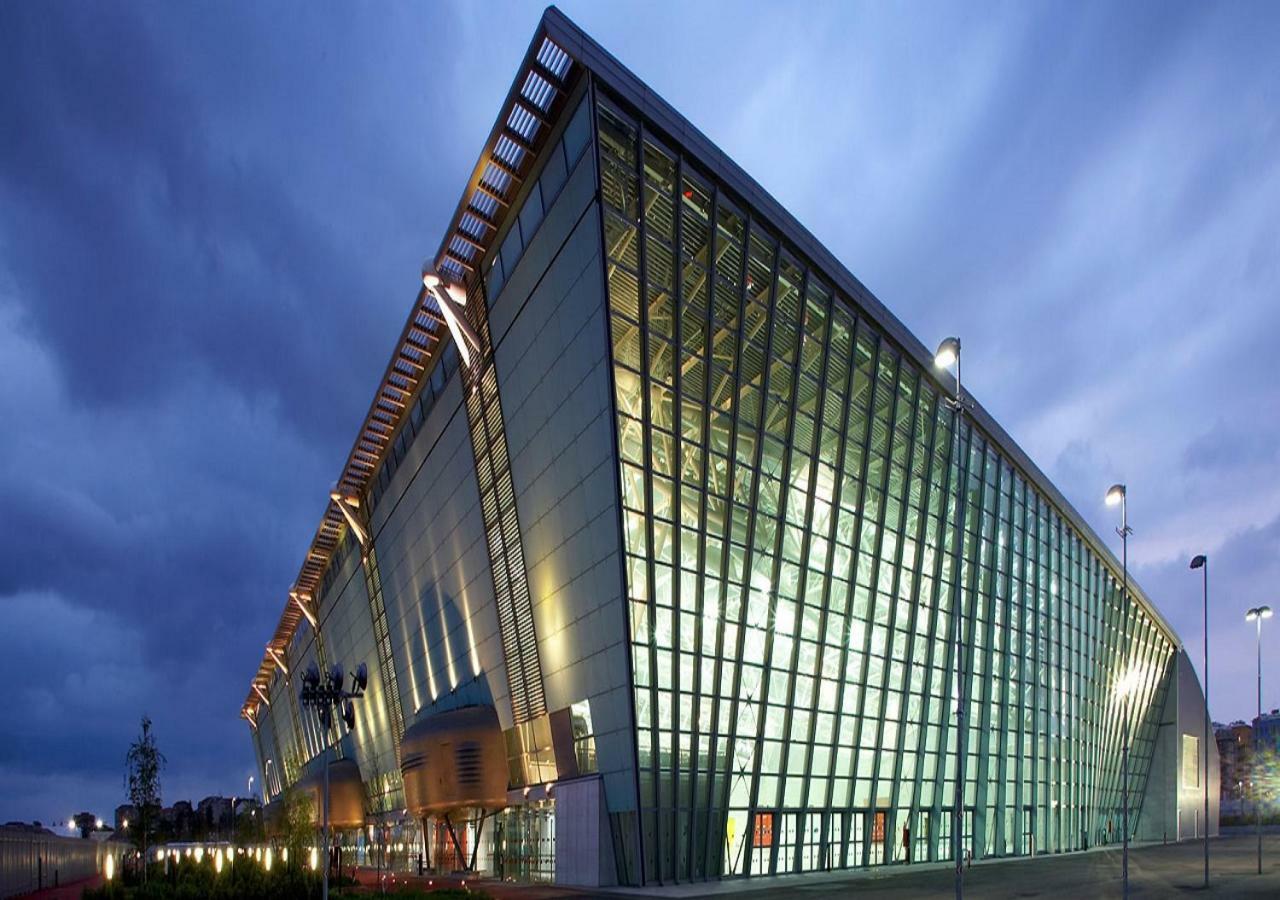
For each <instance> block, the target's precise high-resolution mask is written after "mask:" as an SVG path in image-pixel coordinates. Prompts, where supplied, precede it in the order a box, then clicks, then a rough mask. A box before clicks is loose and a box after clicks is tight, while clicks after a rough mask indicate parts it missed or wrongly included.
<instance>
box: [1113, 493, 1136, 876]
mask: <svg viewBox="0 0 1280 900" xmlns="http://www.w3.org/2000/svg"><path fill="white" fill-rule="evenodd" d="M1127 494H1128V491H1127V490H1126V489H1125V486H1124V485H1123V484H1113V485H1111V487H1110V488H1108V489H1107V506H1115V505H1116V504H1119V505H1120V527H1119V528H1117V529H1116V534H1118V535H1120V542H1121V551H1120V559H1121V569H1122V571H1123V573H1124V574H1123V576H1122V578H1123V581H1122V584H1123V588H1122V589H1121V593H1120V599H1121V608H1120V622H1121V636H1120V642H1121V644H1122V645H1123V648H1124V658H1125V661H1126V662H1128V659H1129V535H1130V534H1132V533H1133V530H1132V529H1131V528H1130V527H1129V499H1128V496H1127ZM1123 677H1124V680H1125V684H1126V685H1128V683H1129V673H1128V672H1127V671H1126V672H1125V673H1124V676H1123ZM1130 693H1132V689H1131V687H1128V686H1126V688H1125V691H1124V694H1123V699H1124V712H1123V718H1124V722H1123V724H1122V727H1121V735H1122V737H1121V741H1120V773H1121V774H1120V782H1121V788H1120V795H1121V801H1120V802H1121V804H1122V805H1121V809H1122V811H1123V812H1122V818H1121V826H1122V827H1123V828H1124V834H1123V835H1122V836H1121V837H1122V838H1123V841H1124V845H1123V846H1124V853H1123V856H1122V857H1121V863H1120V877H1121V880H1122V882H1123V894H1122V896H1123V897H1124V898H1125V900H1128V897H1129V695H1130Z"/></svg>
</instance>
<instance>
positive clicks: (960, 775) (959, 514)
mask: <svg viewBox="0 0 1280 900" xmlns="http://www.w3.org/2000/svg"><path fill="white" fill-rule="evenodd" d="M933 363H934V365H936V366H937V367H938V368H939V369H949V368H951V366H953V365H954V366H955V367H956V395H955V397H954V398H953V399H951V400H948V401H947V403H948V405H949V406H950V407H951V444H952V447H953V448H954V453H953V454H952V455H953V456H954V457H955V466H956V477H957V478H959V477H960V473H961V471H962V466H963V462H964V460H963V459H962V458H961V456H960V440H961V434H960V426H961V423H962V422H963V420H964V387H963V386H962V384H961V381H960V338H958V337H949V338H946V339H945V340H943V342H942V343H941V344H939V345H938V350H937V352H936V353H935V354H934V355H933ZM967 481H968V479H967V478H966V479H965V482H966V483H967ZM965 486H966V485H965V484H964V483H962V484H961V485H960V487H959V489H958V490H957V491H956V503H957V506H958V507H959V508H958V509H957V510H956V520H955V545H956V568H955V572H953V573H952V578H951V615H952V618H953V619H954V620H955V623H956V626H955V630H956V649H955V653H956V676H955V677H956V780H955V784H956V792H955V800H954V804H955V809H954V810H952V822H951V848H952V857H953V858H954V859H955V864H956V900H961V898H963V897H964V855H963V853H964V841H963V838H962V834H963V831H964V787H965V747H964V743H965V724H964V713H965V696H964V695H965V684H964V610H963V609H962V608H961V578H960V570H961V567H962V565H963V560H964V516H965V508H966V507H967V506H968V497H967V496H966V492H965V490H964V488H965Z"/></svg>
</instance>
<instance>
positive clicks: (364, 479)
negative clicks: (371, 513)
mask: <svg viewBox="0 0 1280 900" xmlns="http://www.w3.org/2000/svg"><path fill="white" fill-rule="evenodd" d="M550 12H552V11H548V15H545V16H544V17H543V19H542V21H541V22H540V23H539V27H538V31H537V33H536V34H535V35H534V38H533V40H532V41H531V42H530V44H529V49H528V50H527V51H526V53H525V55H524V59H523V60H522V62H521V64H520V68H519V70H518V71H517V75H516V78H515V81H513V82H512V85H511V89H510V90H509V91H508V92H507V96H506V99H505V100H504V101H503V104H502V108H501V112H500V114H499V116H498V119H497V121H496V122H495V123H494V125H493V128H492V130H491V131H490V132H489V136H488V138H487V139H486V140H485V143H484V149H483V151H482V152H481V153H480V158H479V160H477V162H476V165H475V167H474V168H473V169H472V171H471V176H470V178H468V179H467V183H466V186H465V188H464V190H463V193H462V199H461V200H459V202H458V206H457V209H456V210H455V211H454V214H453V217H452V219H451V220H450V223H449V228H448V230H447V231H446V232H445V236H444V239H443V240H442V241H441V244H440V249H439V251H438V252H437V253H436V256H435V257H434V265H435V269H436V270H437V271H438V272H440V273H441V274H444V275H447V276H448V277H449V278H450V279H452V280H454V281H459V282H463V283H470V281H471V279H472V277H473V276H474V275H475V274H476V272H477V270H478V269H479V267H480V264H481V261H482V260H483V259H484V257H485V254H486V253H488V251H489V248H490V246H492V244H493V242H494V240H495V239H496V237H497V235H498V233H499V231H500V229H501V228H502V225H503V223H504V222H505V221H506V218H507V216H508V214H509V213H510V211H511V206H512V203H513V202H514V201H515V199H516V196H517V194H518V193H519V191H520V186H521V185H522V184H523V182H524V180H525V178H526V177H527V176H528V175H529V171H530V169H531V168H532V167H533V165H534V160H535V159H536V158H537V156H538V154H539V153H540V152H541V150H542V148H543V145H544V144H545V143H546V138H547V135H548V134H549V133H550V131H551V126H552V125H553V123H554V122H555V121H556V120H557V118H558V116H559V115H560V114H561V112H563V108H564V102H565V100H566V98H567V97H568V96H569V94H570V93H571V92H572V90H573V88H574V86H575V84H576V80H577V79H578V78H579V77H580V76H581V72H580V70H579V69H578V68H577V67H575V66H574V65H573V61H572V60H571V59H570V57H569V54H568V53H566V52H565V50H564V48H563V47H561V46H560V45H559V44H557V43H556V42H555V41H554V40H552V39H551V38H550V37H548V34H547V23H548V19H549V15H550ZM449 340H450V338H449V329H448V327H447V324H446V317H445V315H444V313H443V311H442V310H441V308H440V304H439V302H438V300H437V298H436V297H435V295H434V292H432V291H429V290H427V289H426V287H425V285H423V284H422V283H421V282H419V283H418V285H417V293H416V296H415V297H414V301H413V306H412V308H411V310H410V313H409V320H408V321H407V322H406V323H405V326H404V328H403V329H402V330H401V332H400V337H399V339H398V340H397V341H396V344H395V351H394V352H393V354H392V356H391V360H390V362H388V363H387V368H386V371H384V372H383V374H382V380H381V382H380V383H379V385H378V389H377V391H376V393H375V394H374V397H373V403H372V404H371V405H370V407H369V412H368V413H367V414H366V415H365V418H364V422H363V424H362V425H361V427H360V431H359V434H358V435H357V437H356V441H355V444H354V445H353V446H352V448H351V452H350V453H348V454H347V461H346V463H345V464H344V465H343V467H342V472H341V474H340V475H339V477H338V481H337V485H336V487H335V488H334V490H333V491H332V493H333V494H336V495H337V496H339V497H343V496H346V497H358V498H359V497H364V496H365V495H366V493H367V492H368V489H369V486H370V483H371V482H372V480H373V478H374V477H375V476H376V475H377V473H378V468H379V466H380V465H381V464H382V460H383V458H384V457H385V456H386V452H387V448H388V447H389V446H390V445H391V442H392V440H393V439H394V438H395V435H396V432H397V431H398V430H399V428H400V424H401V422H402V421H403V419H404V417H405V415H406V414H407V412H408V411H409V409H411V407H412V404H413V401H414V398H415V397H416V396H417V393H418V389H419V387H420V386H421V385H422V382H423V380H424V378H425V376H426V375H427V373H429V372H430V371H431V368H432V366H433V365H434V363H435V360H436V358H437V356H438V355H439V353H440V352H441V350H442V349H443V348H444V346H445V344H446V343H448V341H449ZM339 502H340V501H338V500H335V499H333V498H332V497H331V498H330V500H329V502H328V504H327V505H326V506H325V510H324V513H323V514H322V515H321V517H320V524H319V526H318V527H317V528H316V533H315V536H314V537H313V538H312V539H311V546H310V547H309V548H308V549H307V553H306V556H305V557H304V558H303V561H302V567H301V569H300V570H299V571H298V576H297V578H296V579H295V580H294V584H293V587H292V588H291V589H290V595H296V597H294V596H291V597H290V598H289V599H287V600H286V601H285V603H284V608H283V611H282V612H281V614H280V620H279V623H278V624H277V625H276V630H275V634H274V635H273V636H272V638H271V642H270V644H269V645H268V646H269V647H270V649H271V650H274V651H276V652H278V653H280V654H281V655H282V656H283V655H284V653H285V650H286V648H287V647H288V645H289V642H290V641H291V640H292V639H293V636H294V633H295V632H296V631H297V629H298V626H299V624H300V623H301V622H303V621H305V620H306V618H310V615H307V616H306V617H304V607H303V604H304V603H307V604H314V603H315V602H316V601H317V600H318V598H319V594H320V587H321V584H322V581H323V578H324V573H325V570H326V569H327V568H328V566H329V564H330V562H331V561H332V560H333V557H334V554H335V553H336V552H337V550H338V548H339V547H341V546H342V542H343V540H344V539H345V537H346V531H347V529H348V528H349V527H350V526H349V524H348V523H347V521H346V517H345V516H344V514H343V512H342V509H341V507H340V506H339V505H338V503H339ZM309 609H310V610H311V611H312V612H314V609H315V607H314V606H310V607H309ZM278 665H279V663H278V662H277V661H276V660H275V659H274V657H273V655H272V653H271V652H269V651H268V652H264V653H263V657H262V661H261V664H260V665H259V666H258V671H257V673H256V674H255V675H254V677H253V681H252V682H251V683H250V686H249V691H248V694H247V696H246V697H245V701H244V705H243V706H242V707H241V709H240V714H241V715H242V716H243V717H244V718H246V719H248V720H249V721H250V723H251V724H252V723H253V722H254V721H255V720H256V715H255V714H254V713H255V710H256V709H257V707H258V706H259V705H261V703H262V699H261V695H260V694H259V688H261V689H262V691H263V692H265V691H266V688H267V685H268V684H270V679H271V674H272V671H273V669H275V668H276V667H277V666H278Z"/></svg>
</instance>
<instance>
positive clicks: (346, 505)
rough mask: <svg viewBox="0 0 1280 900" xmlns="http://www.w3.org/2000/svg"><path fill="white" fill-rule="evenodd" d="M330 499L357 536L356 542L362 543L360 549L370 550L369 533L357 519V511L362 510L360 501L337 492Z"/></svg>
mask: <svg viewBox="0 0 1280 900" xmlns="http://www.w3.org/2000/svg"><path fill="white" fill-rule="evenodd" d="M329 499H330V500H332V501H333V503H334V505H335V506H337V507H338V509H339V510H341V511H342V515H343V517H344V518H346V520H347V525H349V526H350V527H351V531H352V533H353V534H355V536H356V540H357V541H359V542H360V549H362V550H368V549H369V532H367V531H365V529H364V526H363V525H361V524H360V522H359V520H358V519H356V512H355V511H356V510H358V509H359V508H360V500H359V499H358V498H356V497H348V496H346V495H344V494H340V493H338V492H337V491H332V492H330V494H329Z"/></svg>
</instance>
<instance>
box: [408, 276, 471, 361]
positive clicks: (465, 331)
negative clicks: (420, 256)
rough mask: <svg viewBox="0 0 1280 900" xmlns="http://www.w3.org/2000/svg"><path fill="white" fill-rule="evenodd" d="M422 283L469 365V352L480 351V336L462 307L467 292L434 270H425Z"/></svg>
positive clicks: (465, 302)
mask: <svg viewBox="0 0 1280 900" xmlns="http://www.w3.org/2000/svg"><path fill="white" fill-rule="evenodd" d="M422 283H423V285H425V286H426V288H427V290H428V291H429V292H430V293H431V296H433V297H435V298H436V302H437V303H439V304H440V312H441V313H442V314H443V315H444V323H445V324H446V325H448V326H449V332H450V333H451V334H452V335H453V342H454V343H455V344H457V345H458V354H459V355H460V356H461V357H462V362H463V364H465V365H466V366H468V367H470V366H471V354H472V353H473V352H474V353H479V352H480V336H479V335H477V334H476V333H475V330H474V329H472V327H471V323H470V322H468V321H467V316H466V313H464V312H463V311H462V308H463V307H464V306H466V305H467V294H466V292H465V291H464V290H463V289H462V287H461V286H460V285H456V284H451V283H448V282H445V281H443V280H441V278H440V276H439V275H437V274H436V273H434V272H426V273H424V274H423V276H422Z"/></svg>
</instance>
